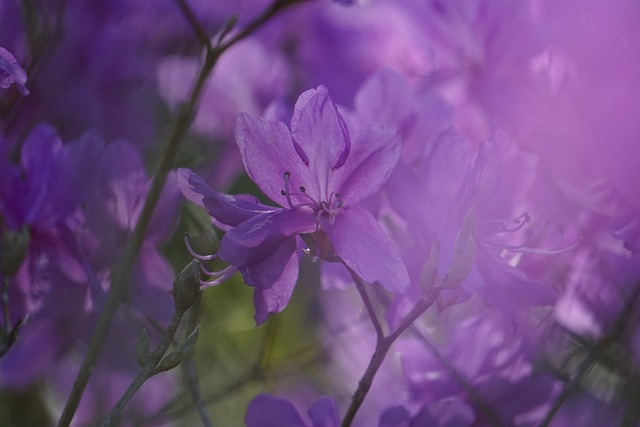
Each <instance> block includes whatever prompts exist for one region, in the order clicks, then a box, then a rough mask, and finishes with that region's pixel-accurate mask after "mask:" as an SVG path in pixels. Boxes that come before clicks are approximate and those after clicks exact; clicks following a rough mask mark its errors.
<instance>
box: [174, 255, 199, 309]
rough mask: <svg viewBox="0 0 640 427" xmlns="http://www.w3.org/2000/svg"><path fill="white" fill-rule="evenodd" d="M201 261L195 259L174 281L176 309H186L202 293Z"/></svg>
mask: <svg viewBox="0 0 640 427" xmlns="http://www.w3.org/2000/svg"><path fill="white" fill-rule="evenodd" d="M199 265H200V263H199V261H198V260H196V259H194V260H192V261H191V262H190V263H189V264H187V266H186V267H185V268H184V269H183V270H182V271H181V272H180V273H179V274H178V277H176V280H175V281H174V282H173V300H174V303H175V306H176V310H180V311H183V312H184V311H186V310H187V309H189V307H191V306H192V305H193V303H194V302H195V301H196V299H197V297H198V293H200V268H199Z"/></svg>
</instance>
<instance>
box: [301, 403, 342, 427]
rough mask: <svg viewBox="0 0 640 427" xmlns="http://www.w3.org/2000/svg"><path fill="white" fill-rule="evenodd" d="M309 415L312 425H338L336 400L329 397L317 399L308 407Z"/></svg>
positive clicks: (332, 426)
mask: <svg viewBox="0 0 640 427" xmlns="http://www.w3.org/2000/svg"><path fill="white" fill-rule="evenodd" d="M309 417H311V422H312V424H313V427H338V426H339V425H340V417H339V415H338V408H336V402H335V401H334V400H333V399H332V398H330V397H323V398H321V399H318V400H317V401H316V403H314V404H313V406H312V407H311V409H309Z"/></svg>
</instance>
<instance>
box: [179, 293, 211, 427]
mask: <svg viewBox="0 0 640 427" xmlns="http://www.w3.org/2000/svg"><path fill="white" fill-rule="evenodd" d="M201 301H202V293H199V294H198V297H197V298H196V301H195V302H194V303H193V306H192V307H191V313H190V314H189V325H188V326H187V331H186V332H185V338H186V337H188V336H189V335H190V334H191V333H192V332H193V331H194V330H195V328H196V325H197V324H198V317H199V316H200V304H201ZM183 372H184V376H185V378H186V380H187V384H188V387H189V392H190V393H191V400H192V401H193V404H194V405H195V407H196V409H197V411H198V415H199V416H200V420H201V421H202V425H203V426H204V427H213V421H211V417H210V416H209V413H208V412H207V408H206V405H205V404H204V401H203V400H202V391H201V389H200V382H199V381H198V373H197V371H196V359H195V354H193V353H192V354H190V355H189V356H188V357H187V359H186V360H185V361H184V363H183Z"/></svg>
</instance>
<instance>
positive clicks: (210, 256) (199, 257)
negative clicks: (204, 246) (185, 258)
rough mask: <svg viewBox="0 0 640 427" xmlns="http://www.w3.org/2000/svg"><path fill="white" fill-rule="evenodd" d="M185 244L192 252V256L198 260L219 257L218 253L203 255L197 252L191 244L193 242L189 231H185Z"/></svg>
mask: <svg viewBox="0 0 640 427" xmlns="http://www.w3.org/2000/svg"><path fill="white" fill-rule="evenodd" d="M184 244H185V246H186V247H187V250H188V251H189V253H190V254H191V256H192V257H194V258H195V259H197V260H200V261H210V260H212V259H216V258H218V255H216V254H211V255H202V254H199V253H197V252H196V251H195V250H194V249H193V247H192V246H191V243H190V242H189V233H184Z"/></svg>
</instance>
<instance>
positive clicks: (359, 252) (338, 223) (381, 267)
mask: <svg viewBox="0 0 640 427" xmlns="http://www.w3.org/2000/svg"><path fill="white" fill-rule="evenodd" d="M324 228H325V232H326V233H327V236H328V237H329V240H330V241H331V244H332V245H333V249H334V251H335V253H336V255H338V256H339V257H340V258H341V259H342V260H343V261H344V263H345V264H346V265H347V266H349V268H350V269H352V270H353V271H354V272H355V273H356V274H357V275H358V276H359V277H360V278H361V279H362V280H364V281H365V282H369V283H372V282H379V283H380V284H381V285H382V286H384V287H385V288H387V289H388V290H390V291H392V292H395V293H402V292H404V291H406V290H407V289H408V287H409V274H408V273H407V268H406V267H405V265H404V263H403V262H402V260H401V259H400V256H399V255H398V252H397V250H396V248H395V244H394V243H393V241H392V240H391V239H390V238H389V236H388V235H387V233H386V232H385V231H384V230H383V229H382V227H381V226H380V224H378V222H377V221H376V219H375V218H374V217H373V216H372V215H371V214H370V213H369V212H368V211H367V210H365V209H363V208H360V207H355V208H351V209H344V210H343V211H342V212H340V214H339V215H337V216H336V219H335V222H334V224H333V225H327V226H325V227H324Z"/></svg>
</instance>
